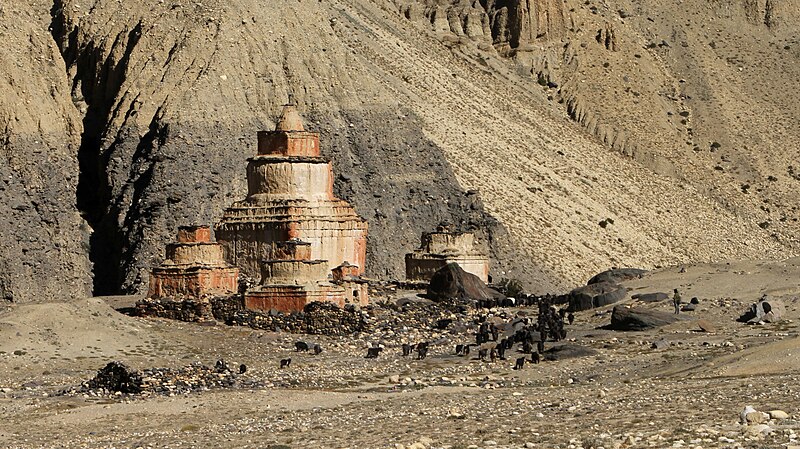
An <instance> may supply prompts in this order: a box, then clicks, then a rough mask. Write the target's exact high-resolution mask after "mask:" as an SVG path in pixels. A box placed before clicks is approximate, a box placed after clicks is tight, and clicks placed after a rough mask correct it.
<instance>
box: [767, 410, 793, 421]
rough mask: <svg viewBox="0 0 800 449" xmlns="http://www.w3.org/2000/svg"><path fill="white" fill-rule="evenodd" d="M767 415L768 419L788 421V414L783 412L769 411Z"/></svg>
mask: <svg viewBox="0 0 800 449" xmlns="http://www.w3.org/2000/svg"><path fill="white" fill-rule="evenodd" d="M767 414H768V415H769V417H770V419H778V420H784V419H789V414H788V413H786V412H784V411H783V410H770V411H768V412H767Z"/></svg>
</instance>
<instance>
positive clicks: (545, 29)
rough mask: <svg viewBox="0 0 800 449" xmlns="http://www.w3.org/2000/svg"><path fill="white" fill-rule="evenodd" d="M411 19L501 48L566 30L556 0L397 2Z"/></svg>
mask: <svg viewBox="0 0 800 449" xmlns="http://www.w3.org/2000/svg"><path fill="white" fill-rule="evenodd" d="M397 3H398V5H399V7H400V10H401V12H402V13H403V14H404V15H405V16H406V17H407V18H409V19H413V20H416V21H420V22H423V21H424V22H429V23H430V25H431V26H432V28H433V30H434V31H436V32H440V33H441V32H450V33H453V34H455V35H457V36H465V37H468V38H471V39H475V40H480V41H485V42H490V43H492V44H494V45H495V47H496V48H499V49H501V50H512V49H517V48H519V47H524V46H526V45H527V44H530V43H531V42H533V41H535V40H536V39H541V38H558V37H559V36H561V35H563V32H564V22H565V16H564V4H563V2H560V1H556V0H479V1H474V0H473V1H465V0H460V1H455V2H453V1H443V0H439V1H436V0H434V1H426V2H425V5H424V6H421V5H420V4H419V3H421V2H415V1H409V0H401V1H398V2H397Z"/></svg>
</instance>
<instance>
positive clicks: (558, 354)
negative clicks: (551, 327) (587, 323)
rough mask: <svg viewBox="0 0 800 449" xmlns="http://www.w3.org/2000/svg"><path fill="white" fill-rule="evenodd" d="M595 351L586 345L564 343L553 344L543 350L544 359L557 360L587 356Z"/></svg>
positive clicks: (595, 352) (594, 353)
mask: <svg viewBox="0 0 800 449" xmlns="http://www.w3.org/2000/svg"><path fill="white" fill-rule="evenodd" d="M596 354H597V351H596V350H594V349H592V348H587V347H586V346H581V345H573V344H565V345H560V346H553V347H552V348H550V349H548V350H546V351H545V352H544V354H543V355H544V359H545V360H547V361H551V362H554V361H558V360H567V359H575V358H578V357H589V356H593V355H596Z"/></svg>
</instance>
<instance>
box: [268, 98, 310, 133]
mask: <svg viewBox="0 0 800 449" xmlns="http://www.w3.org/2000/svg"><path fill="white" fill-rule="evenodd" d="M275 131H287V132H288V131H305V128H303V119H302V118H300V114H299V113H298V112H297V107H295V105H294V104H292V103H288V104H285V105H283V111H281V116H280V118H278V123H277V124H276V125H275Z"/></svg>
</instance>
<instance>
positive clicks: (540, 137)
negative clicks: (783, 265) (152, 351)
mask: <svg viewBox="0 0 800 449" xmlns="http://www.w3.org/2000/svg"><path fill="white" fill-rule="evenodd" d="M797 3H798V2H796V1H778V0H769V1H766V0H765V1H755V0H742V1H739V0H731V1H724V2H723V1H721V2H711V3H709V4H703V5H695V6H693V7H691V8H688V7H685V8H682V9H681V8H677V7H676V5H670V4H662V3H661V2H655V1H652V2H644V3H642V2H630V1H626V0H616V1H614V2H603V3H596V2H588V3H587V2H577V1H573V0H567V2H556V1H551V0H539V1H534V0H496V1H490V0H480V1H472V2H467V1H438V0H424V1H423V0H419V1H417V0H414V1H412V0H402V1H401V0H396V1H395V0H391V1H390V0H331V1H326V2H305V1H303V2H278V3H276V4H274V5H270V6H269V7H264V5H263V4H261V3H257V2H253V1H252V0H235V1H222V0H212V1H204V2H202V3H200V2H191V1H184V0H172V1H165V2H158V3H154V4H140V2H133V1H116V0H115V1H106V0H95V1H82V2H77V1H73V0H57V1H56V2H55V3H54V4H45V3H41V2H33V3H28V4H27V5H25V6H9V7H5V6H4V7H3V15H2V18H0V20H3V21H4V22H3V23H4V28H3V30H4V32H5V33H6V35H7V38H8V39H9V42H14V43H15V44H14V45H11V46H7V47H6V48H4V49H3V52H5V53H3V52H0V58H3V59H2V64H3V65H2V67H7V69H6V71H7V72H8V73H9V74H11V75H12V76H6V77H4V78H2V81H0V89H1V90H2V92H1V93H2V95H0V97H1V98H0V101H2V102H3V103H0V117H2V118H3V119H4V122H3V123H4V124H5V129H6V132H5V134H4V136H6V138H5V143H4V147H3V148H4V149H5V151H6V155H7V157H6V158H4V160H2V161H0V162H2V165H0V169H2V170H3V183H2V184H0V187H2V186H3V184H5V189H7V190H6V191H7V192H9V195H7V198H4V201H6V202H7V204H9V206H8V207H7V209H6V210H8V211H9V212H7V213H5V214H4V215H3V219H4V220H5V221H6V222H7V225H6V226H5V227H4V230H3V232H4V233H5V234H3V238H4V240H6V241H9V242H13V245H16V246H14V247H13V248H11V249H9V250H8V251H7V252H5V253H4V257H3V260H2V263H3V264H5V265H6V266H8V267H10V268H9V269H8V270H4V271H6V272H7V273H8V274H5V273H4V274H0V280H2V283H0V287H2V289H3V291H4V292H8V291H10V292H12V293H11V294H13V296H14V298H16V299H20V300H27V299H33V298H34V297H36V296H37V295H38V294H39V292H44V293H42V294H43V295H44V296H48V295H49V296H52V295H55V294H58V293H59V292H60V291H63V292H64V294H69V295H82V294H85V292H86V290H87V285H88V283H89V282H90V279H91V273H90V266H89V264H88V260H91V261H92V262H93V273H94V286H93V287H94V292H95V293H96V294H104V293H117V292H135V291H142V290H143V289H144V287H145V285H146V281H147V271H148V269H149V267H150V266H152V265H155V264H157V263H159V262H160V261H161V259H162V257H163V255H162V254H161V249H162V248H163V244H164V243H165V242H167V241H170V239H171V236H172V235H173V233H174V231H175V229H176V228H177V226H179V225H183V224H193V223H198V224H199V223H205V224H211V223H214V222H216V221H217V220H218V219H219V217H220V216H221V214H222V211H223V209H224V207H226V206H228V205H229V204H231V203H232V202H233V201H234V200H237V199H241V198H243V197H244V194H245V191H246V186H245V176H244V174H245V166H246V162H245V160H246V158H247V157H249V156H251V155H253V154H255V145H256V138H255V133H256V131H258V130H261V129H272V127H273V123H274V119H275V117H276V115H277V113H278V111H279V110H280V105H282V104H283V103H285V102H286V101H287V100H288V99H289V98H290V97H291V98H292V99H294V100H295V101H296V102H297V103H298V106H299V109H300V111H301V113H302V114H303V115H304V117H305V119H306V123H307V127H308V128H309V129H313V130H317V131H320V132H322V147H323V152H324V153H325V155H327V156H330V157H331V158H332V159H333V161H334V172H335V173H336V174H337V180H336V183H335V190H336V194H337V195H338V196H340V197H342V198H344V199H346V200H348V201H349V202H351V204H353V205H354V207H355V208H356V210H357V211H358V213H359V214H360V215H361V216H363V217H365V218H366V219H367V220H368V221H369V225H370V237H369V247H368V248H369V252H368V261H367V263H368V266H367V272H368V274H369V275H371V276H375V277H397V278H402V273H403V267H402V263H403V254H405V253H406V252H409V251H411V250H413V249H414V248H416V246H417V245H418V242H419V235H420V234H421V232H423V231H429V230H431V229H434V228H435V226H436V225H437V224H439V223H440V222H442V221H446V222H451V223H454V224H455V225H456V226H457V227H459V228H462V229H465V230H470V229H472V230H480V233H479V237H480V238H481V240H482V242H483V244H485V245H487V246H488V247H489V249H490V251H491V252H492V256H493V274H494V276H495V278H499V277H518V278H522V279H524V280H527V281H528V282H529V284H530V285H533V286H536V287H537V288H536V290H537V291H549V290H554V289H556V290H557V289H562V288H566V287H568V286H569V285H571V284H574V283H578V282H582V281H585V280H586V279H587V278H588V277H589V276H590V275H591V274H593V273H594V272H597V271H600V270H602V269H606V268H608V267H609V266H611V265H617V266H619V265H630V266H641V267H645V268H647V267H653V266H656V265H666V264H674V263H679V262H682V261H694V260H721V259H725V258H765V257H783V256H787V255H792V254H795V252H796V250H797V248H798V242H797V235H798V229H797V221H796V220H797V215H798V212H797V209H796V206H795V205H796V204H797V196H796V193H795V192H796V191H797V189H796V183H797V182H800V181H798V179H800V175H798V174H797V173H799V172H800V167H796V166H795V165H792V164H793V163H794V162H792V161H796V160H798V155H797V148H798V147H800V145H797V142H798V133H800V130H798V128H797V127H796V126H793V123H794V121H795V120H794V118H796V117H797V116H799V115H800V111H797V108H798V107H800V106H798V105H800V101H796V100H797V99H796V96H797V95H798V93H797V92H800V89H796V88H795V87H794V86H795V85H796V84H797V83H798V82H800V81H798V80H800V73H798V72H797V71H798V70H800V69H798V67H800V64H797V61H798V59H799V58H800V56H799V55H800V43H798V40H799V39H798V37H797V34H796V33H797V32H796V30H797V27H796V26H793V25H792V24H796V21H797V20H798V19H797V18H798V10H797ZM684 6H685V5H684ZM676 8H677V9H676ZM676 11H677V12H676ZM676 14H677V17H679V18H680V20H673V19H674V18H675V17H676ZM710 24H713V26H712V25H710ZM765 43H766V44H765ZM765 45H766V47H765ZM16 52H19V53H16ZM15 73H18V74H19V76H14V74H15ZM22 74H26V75H28V76H22ZM3 83H5V84H3ZM27 101H31V102H32V103H31V104H32V105H31V106H27V103H26V102H27ZM33 105H35V107H34V106H33ZM570 120H571V121H572V122H570ZM574 122H578V123H580V124H581V125H582V126H576V125H575V123H574ZM587 131H588V132H587ZM712 143H716V144H712ZM609 148H611V149H612V150H615V151H609ZM790 165H791V168H790ZM6 179H8V180H6ZM12 203H13V204H12ZM81 216H83V217H84V219H85V221H84V220H83V219H81ZM609 219H611V220H609ZM600 223H604V225H603V226H600V225H599V224H600ZM20 255H21V256H20ZM40 284H41V286H40ZM23 292H25V293H24V294H23ZM6 296H8V293H6ZM44 296H43V297H44Z"/></svg>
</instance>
